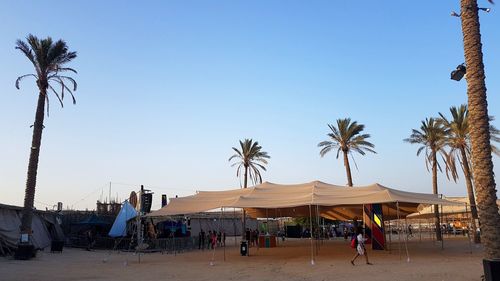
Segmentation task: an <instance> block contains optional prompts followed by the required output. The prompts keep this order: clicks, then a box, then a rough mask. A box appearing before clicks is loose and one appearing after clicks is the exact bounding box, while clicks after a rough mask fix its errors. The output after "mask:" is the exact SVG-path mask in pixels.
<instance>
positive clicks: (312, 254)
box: [309, 205, 314, 265]
mask: <svg viewBox="0 0 500 281" xmlns="http://www.w3.org/2000/svg"><path fill="white" fill-rule="evenodd" d="M309 227H310V228H309V229H310V230H309V233H310V236H311V237H310V238H311V265H314V249H313V235H312V211H311V205H309Z"/></svg>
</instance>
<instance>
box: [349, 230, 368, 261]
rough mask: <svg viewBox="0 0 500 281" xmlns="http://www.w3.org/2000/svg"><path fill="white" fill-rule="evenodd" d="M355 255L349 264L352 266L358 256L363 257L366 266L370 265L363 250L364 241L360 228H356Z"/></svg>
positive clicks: (364, 249)
mask: <svg viewBox="0 0 500 281" xmlns="http://www.w3.org/2000/svg"><path fill="white" fill-rule="evenodd" d="M356 234H357V236H356V238H354V239H356V244H357V245H356V255H354V257H353V258H352V259H351V264H352V265H354V261H355V260H356V259H357V258H358V257H359V256H365V260H366V264H369V265H372V263H370V261H368V253H367V252H366V248H365V241H366V239H365V238H364V237H363V230H362V229H361V228H358V229H357V231H356Z"/></svg>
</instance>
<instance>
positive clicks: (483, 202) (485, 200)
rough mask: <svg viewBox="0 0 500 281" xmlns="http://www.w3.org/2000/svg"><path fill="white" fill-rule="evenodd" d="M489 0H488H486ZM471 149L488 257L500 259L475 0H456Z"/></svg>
mask: <svg viewBox="0 0 500 281" xmlns="http://www.w3.org/2000/svg"><path fill="white" fill-rule="evenodd" d="M490 2H491V0H490ZM460 7H461V9H460V10H461V13H460V14H461V17H460V18H461V21H462V33H463V41H464V55H465V64H466V66H467V77H466V79H467V97H468V106H469V125H470V139H471V152H472V161H471V162H472V164H473V166H472V172H473V178H474V183H475V187H476V195H477V196H476V197H477V207H478V213H479V217H480V218H481V240H482V243H483V245H484V249H485V256H486V258H488V259H500V227H498V226H499V225H500V214H499V213H498V206H497V204H496V200H497V195H496V183H495V177H494V174H493V161H492V156H491V144H490V130H489V129H490V125H489V116H488V103H487V100H486V83H485V75H484V64H483V51H482V47H481V46H482V45H481V33H480V27H479V15H478V12H479V10H478V6H477V0H460Z"/></svg>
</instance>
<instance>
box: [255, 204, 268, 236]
mask: <svg viewBox="0 0 500 281" xmlns="http://www.w3.org/2000/svg"><path fill="white" fill-rule="evenodd" d="M266 235H269V209H268V208H266ZM257 239H259V237H257ZM257 244H258V242H257Z"/></svg>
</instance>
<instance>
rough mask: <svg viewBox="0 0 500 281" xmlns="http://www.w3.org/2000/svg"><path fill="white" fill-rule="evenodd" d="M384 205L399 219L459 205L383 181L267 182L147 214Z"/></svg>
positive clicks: (288, 212)
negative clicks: (432, 207) (364, 183)
mask: <svg viewBox="0 0 500 281" xmlns="http://www.w3.org/2000/svg"><path fill="white" fill-rule="evenodd" d="M380 203H381V204H384V208H385V209H384V216H385V217H386V219H387V218H396V215H397V214H396V206H395V204H396V203H398V205H399V212H400V213H399V215H400V216H402V217H404V216H406V215H408V214H410V213H414V212H416V211H417V210H418V209H419V206H420V208H422V207H423V206H425V205H431V204H438V205H457V204H460V203H456V202H451V201H448V200H444V199H441V198H439V197H438V195H434V194H425V193H415V192H408V191H401V190H396V189H392V188H388V187H385V186H383V185H380V184H377V183H376V184H372V185H367V186H358V187H346V186H338V185H332V184H328V183H324V182H321V181H313V182H309V183H304V184H291V185H284V184H274V183H270V182H264V183H262V184H260V185H257V186H254V187H251V188H247V189H233V190H227V191H200V192H198V193H197V194H195V195H191V196H187V197H180V198H175V199H172V200H171V201H170V203H169V204H168V205H167V206H165V207H163V208H161V209H159V210H157V211H155V212H152V213H150V214H148V215H147V216H151V217H162V216H171V215H180V214H190V213H198V212H203V211H209V210H213V209H218V208H222V207H226V208H227V207H230V208H231V207H233V208H244V209H245V210H247V211H248V214H249V215H250V216H251V217H278V216H279V217H295V216H308V215H309V206H318V209H319V210H318V211H319V213H320V215H321V216H322V217H325V218H331V219H352V218H353V216H358V217H359V216H360V215H361V208H360V206H361V205H363V204H380Z"/></svg>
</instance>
